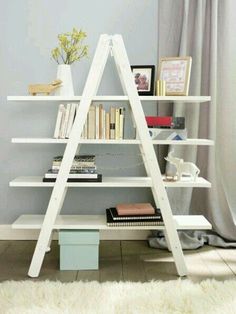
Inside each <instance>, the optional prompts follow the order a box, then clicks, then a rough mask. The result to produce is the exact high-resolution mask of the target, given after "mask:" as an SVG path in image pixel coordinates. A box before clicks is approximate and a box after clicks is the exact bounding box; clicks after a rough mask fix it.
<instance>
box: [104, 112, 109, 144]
mask: <svg viewBox="0 0 236 314" xmlns="http://www.w3.org/2000/svg"><path fill="white" fill-rule="evenodd" d="M104 138H105V139H106V140H109V139H110V113H109V112H105V137H104Z"/></svg>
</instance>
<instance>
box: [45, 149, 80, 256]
mask: <svg viewBox="0 0 236 314" xmlns="http://www.w3.org/2000/svg"><path fill="white" fill-rule="evenodd" d="M78 147H79V146H78ZM66 193H67V187H66V188H65V191H64V193H63V196H62V199H61V203H60V205H59V207H58V211H57V215H59V214H60V212H61V209H62V206H63V203H64V200H65V197H66ZM53 234H54V230H52V232H51V236H50V238H49V241H48V246H47V248H46V253H48V252H50V251H51V243H52V239H53Z"/></svg>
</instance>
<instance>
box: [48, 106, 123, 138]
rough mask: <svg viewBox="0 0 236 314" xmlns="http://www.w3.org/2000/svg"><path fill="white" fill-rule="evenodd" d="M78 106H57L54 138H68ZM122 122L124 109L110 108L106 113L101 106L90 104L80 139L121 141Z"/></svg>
mask: <svg viewBox="0 0 236 314" xmlns="http://www.w3.org/2000/svg"><path fill="white" fill-rule="evenodd" d="M78 106H79V105H78V104H76V103H71V104H66V105H63V104H61V105H59V108H58V113H57V120H56V125H55V130H54V135H53V137H54V138H60V139H65V138H69V137H70V132H71V129H72V126H73V122H74V119H75V116H76V112H77V110H78ZM124 121H125V108H124V107H115V106H111V107H110V110H109V112H106V110H105V109H104V108H103V105H102V104H99V105H94V104H92V105H91V106H90V108H89V112H88V115H87V119H86V121H85V125H84V128H83V132H82V135H81V138H83V139H107V140H109V139H112V140H120V139H123V138H124Z"/></svg>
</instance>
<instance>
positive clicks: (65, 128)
mask: <svg viewBox="0 0 236 314" xmlns="http://www.w3.org/2000/svg"><path fill="white" fill-rule="evenodd" d="M69 115H70V104H67V105H66V110H65V119H64V122H63V126H62V132H61V138H66V130H67V125H68V121H69Z"/></svg>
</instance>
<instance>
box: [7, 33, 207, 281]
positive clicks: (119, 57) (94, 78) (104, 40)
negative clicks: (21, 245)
mask: <svg viewBox="0 0 236 314" xmlns="http://www.w3.org/2000/svg"><path fill="white" fill-rule="evenodd" d="M110 53H111V54H112V55H113V56H114V60H115V64H116V67H117V70H118V74H119V77H120V80H121V83H122V87H123V90H124V93H125V95H126V96H114V97H115V98H116V97H119V98H116V100H121V101H123V100H125V101H129V104H130V107H131V112H132V117H133V121H134V123H135V125H136V130H137V133H138V138H139V140H132V141H131V142H130V143H129V142H127V143H126V142H125V141H117V144H137V145H139V148H140V150H141V153H142V156H143V160H144V166H145V169H146V172H147V177H144V178H132V177H131V178H127V177H126V178H104V180H103V182H101V183H67V178H68V175H69V172H70V168H71V165H72V162H73V159H74V156H75V154H78V152H79V148H80V145H81V144H82V143H89V142H90V141H89V140H82V139H81V134H82V131H83V126H84V124H85V121H86V117H87V113H88V111H89V107H90V105H91V102H92V101H93V100H96V98H97V99H99V100H101V99H102V97H105V98H103V100H104V101H106V100H112V96H111V97H110V96H96V93H97V90H98V86H99V84H100V81H101V77H102V75H103V71H104V68H105V65H106V61H107V59H108V56H109V54H110ZM41 98H42V97H37V96H36V97H30V96H22V97H19V96H9V97H8V100H11V101H25V100H30V101H31V100H33V101H37V100H38V101H41V100H47V99H48V100H66V101H69V100H71V101H80V106H79V109H78V114H77V115H76V118H75V121H74V124H73V127H72V130H71V134H70V138H69V139H68V140H65V141H62V140H50V139H46V140H43V139H28V140H27V139H13V142H15V143H64V144H66V148H65V152H64V155H63V160H62V164H61V167H60V170H59V173H58V176H57V179H56V182H55V183H44V182H42V178H41V177H20V178H17V179H15V180H13V181H11V182H10V186H35V187H39V186H42V187H44V186H50V187H52V188H53V189H52V194H51V198H50V201H49V204H48V208H47V211H46V213H45V216H41V215H36V216H35V217H34V216H32V215H24V216H21V217H20V218H19V219H18V220H17V221H16V222H15V223H14V224H13V228H16V229H18V228H26V229H30V228H35V229H40V235H39V238H38V241H37V245H36V248H35V251H34V255H33V258H32V261H31V265H30V268H29V272H28V275H29V276H30V277H38V276H39V273H40V270H41V266H42V263H43V259H44V256H45V252H46V251H47V248H48V246H49V245H50V239H51V234H52V231H53V229H65V228H67V229H69V228H74V229H83V228H85V227H86V229H93V228H98V229H109V228H108V227H107V226H106V222H105V216H104V215H97V216H94V215H93V216H92V215H91V216H83V215H75V216H74V219H73V217H70V216H66V215H64V216H60V215H59V214H60V211H61V208H62V205H63V202H64V199H65V195H66V193H67V188H68V187H99V186H100V187H110V186H112V187H114V186H117V187H125V186H126V187H129V186H134V187H150V188H151V190H152V194H153V197H154V200H155V203H156V206H158V207H160V209H161V212H162V216H163V221H164V226H160V228H159V227H157V228H156V227H154V228H155V229H161V230H163V231H164V234H165V237H166V240H167V243H168V248H169V250H170V251H171V252H172V254H173V257H174V261H175V265H176V268H177V272H178V274H179V275H180V276H185V275H187V268H186V264H185V260H184V256H183V251H182V248H181V244H180V241H179V237H178V233H177V230H178V229H193V228H195V229H197V228H200V229H210V228H211V225H210V224H209V222H208V221H207V220H206V219H205V218H204V217H203V216H195V218H193V217H194V216H191V217H186V216H173V215H172V211H171V207H170V204H169V200H168V197H167V192H166V189H165V187H167V186H168V187H185V186H186V187H191V186H192V187H207V188H209V187H210V186H211V185H210V183H209V182H208V181H207V180H205V179H203V178H198V180H197V181H196V182H184V181H179V182H176V183H171V182H169V183H168V182H163V178H162V175H161V172H160V169H159V165H158V162H157V158H156V154H155V150H154V147H153V144H160V143H159V142H157V143H155V142H154V141H152V140H151V138H150V136H149V132H148V128H147V124H146V121H145V116H144V112H143V108H142V105H141V99H142V97H139V95H138V92H137V89H136V86H135V84H134V80H133V75H132V72H131V69H130V64H129V60H128V56H127V53H126V50H125V46H124V43H123V39H122V37H121V36H120V35H114V36H109V35H106V34H104V35H101V36H100V39H99V42H98V45H97V49H96V52H95V56H94V58H93V62H92V65H91V68H90V71H89V74H88V78H87V81H86V84H85V88H84V91H83V94H82V96H74V97H64V98H63V97H61V96H59V97H57V98H58V99H56V97H55V96H45V97H43V98H42V99H41ZM145 98H146V97H145ZM145 98H144V100H145ZM162 98H163V97H152V98H150V100H166V101H171V99H169V98H170V97H166V99H165V98H164V99H162ZM167 98H168V99H167ZM175 98H176V97H173V100H174V101H175V100H176V99H175ZM182 98H183V97H178V100H179V101H183V100H184V99H182ZM188 98H189V99H188V100H187V102H194V101H198V100H199V99H200V98H199V97H197V96H192V97H191V96H190V97H188ZM185 100H186V99H185ZM209 100H210V97H208V96H203V97H202V99H201V100H200V101H202V102H205V101H209ZM93 143H94V142H93V141H91V144H93ZM97 143H99V140H98V141H96V144H97ZM102 143H103V144H106V143H107V144H109V143H111V142H110V141H107V142H106V141H102ZM171 143H172V142H171ZM164 144H170V143H169V142H166V143H164ZM175 144H180V143H175ZM183 144H185V145H213V142H212V141H210V140H197V139H192V141H191V140H190V141H189V142H188V141H185V143H183ZM63 217H64V218H63ZM90 221H91V223H90ZM112 229H113V230H114V228H113V227H112ZM117 229H122V228H117ZM130 229H153V227H147V226H145V228H142V227H141V228H140V227H136V228H134V227H132V228H130Z"/></svg>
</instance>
